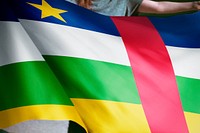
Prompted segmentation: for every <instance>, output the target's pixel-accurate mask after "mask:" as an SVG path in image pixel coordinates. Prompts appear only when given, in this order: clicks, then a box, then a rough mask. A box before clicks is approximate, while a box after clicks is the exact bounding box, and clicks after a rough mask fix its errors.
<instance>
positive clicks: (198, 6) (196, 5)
mask: <svg viewBox="0 0 200 133" xmlns="http://www.w3.org/2000/svg"><path fill="white" fill-rule="evenodd" d="M193 8H194V10H200V1H194V2H193Z"/></svg>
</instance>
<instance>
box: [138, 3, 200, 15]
mask: <svg viewBox="0 0 200 133" xmlns="http://www.w3.org/2000/svg"><path fill="white" fill-rule="evenodd" d="M194 10H200V1H196V2H181V3H180V2H167V1H162V2H155V1H151V0H143V1H142V3H141V5H140V7H139V9H138V12H140V13H156V14H165V13H178V12H185V11H194Z"/></svg>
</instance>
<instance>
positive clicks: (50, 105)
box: [0, 1, 84, 132]
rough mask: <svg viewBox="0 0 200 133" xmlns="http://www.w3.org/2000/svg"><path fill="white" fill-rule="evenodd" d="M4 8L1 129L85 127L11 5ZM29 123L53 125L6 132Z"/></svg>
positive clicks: (0, 24) (0, 65) (4, 4)
mask: <svg viewBox="0 0 200 133" xmlns="http://www.w3.org/2000/svg"><path fill="white" fill-rule="evenodd" d="M0 5H1V6H2V7H4V8H3V9H4V10H3V9H2V8H1V9H2V12H1V21H0V29H1V30H0V86H1V87H0V94H1V98H0V128H5V130H7V131H9V132H37V131H40V132H42V131H43V128H44V126H48V129H49V128H50V127H51V125H58V127H59V125H65V126H63V128H65V130H66V131H67V128H68V124H69V121H68V120H73V121H75V122H77V123H79V124H80V125H82V126H83V127H84V124H83V122H82V120H81V118H80V116H79V115H78V113H77V111H76V110H75V108H74V105H73V103H72V102H71V100H70V99H69V97H68V95H67V94H66V92H65V91H64V90H63V87H62V85H61V84H60V82H59V81H58V80H57V78H56V77H55V75H54V74H53V72H52V71H51V69H50V68H49V66H48V65H47V63H46V62H45V60H44V58H43V57H42V55H41V53H40V52H39V50H38V49H37V48H36V46H35V44H34V43H33V42H32V40H31V39H30V37H29V35H28V34H27V33H26V31H25V30H24V28H23V27H22V26H21V24H20V22H19V21H18V18H17V17H16V16H15V15H14V14H13V12H12V10H11V9H9V7H8V3H7V2H6V1H4V2H1V3H0ZM5 10H6V11H5ZM28 120H52V121H50V122H49V123H48V124H46V122H45V121H29V122H26V123H25V125H24V124H22V127H23V126H24V127H26V128H23V130H22V131H18V130H15V129H20V127H21V126H20V125H18V126H16V127H12V128H8V129H6V128H7V127H9V126H11V125H15V124H18V123H20V122H25V121H28ZM53 120H57V121H53ZM30 125H31V128H30ZM34 125H35V126H34ZM18 127H19V128H18ZM60 130H61V129H60ZM50 131H52V130H50ZM56 131H59V130H57V129H56ZM62 131H63V130H62ZM46 132H48V130H47V131H46ZM54 132H55V131H54Z"/></svg>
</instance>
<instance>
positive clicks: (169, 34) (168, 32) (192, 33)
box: [149, 12, 200, 48]
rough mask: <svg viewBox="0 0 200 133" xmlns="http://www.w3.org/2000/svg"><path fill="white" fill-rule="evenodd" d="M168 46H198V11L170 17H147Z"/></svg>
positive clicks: (199, 35)
mask: <svg viewBox="0 0 200 133" xmlns="http://www.w3.org/2000/svg"><path fill="white" fill-rule="evenodd" d="M149 19H150V21H151V22H152V23H153V25H154V26H155V27H156V29H157V30H158V32H159V33H160V35H161V37H162V39H163V41H164V42H165V44H166V45H168V46H175V47H185V48H200V12H196V13H192V14H184V15H176V16H171V17H165V18H159V17H149Z"/></svg>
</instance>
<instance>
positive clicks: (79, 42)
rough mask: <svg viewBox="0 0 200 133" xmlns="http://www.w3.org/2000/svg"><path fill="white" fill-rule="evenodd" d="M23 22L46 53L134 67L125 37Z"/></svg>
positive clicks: (34, 40)
mask: <svg viewBox="0 0 200 133" xmlns="http://www.w3.org/2000/svg"><path fill="white" fill-rule="evenodd" d="M20 22H21V24H22V25H23V27H24V28H25V30H26V31H27V32H28V33H29V36H30V37H31V39H32V40H33V42H34V43H35V45H37V47H38V49H39V50H40V52H41V53H42V54H43V55H58V56H70V57H78V58H86V59H92V60H98V61H105V62H111V63H116V64H122V65H127V66H130V62H129V59H128V55H127V52H126V49H125V46H124V44H123V41H122V39H121V37H116V36H112V35H108V34H103V33H98V32H94V31H89V30H83V29H79V28H73V27H69V26H62V25H57V24H51V23H45V22H37V21H31V20H20Z"/></svg>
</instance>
